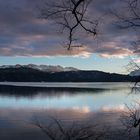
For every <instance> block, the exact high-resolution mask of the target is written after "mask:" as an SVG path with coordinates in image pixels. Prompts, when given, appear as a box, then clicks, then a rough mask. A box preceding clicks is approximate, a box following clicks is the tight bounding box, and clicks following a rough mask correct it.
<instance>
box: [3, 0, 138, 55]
mask: <svg viewBox="0 0 140 140" xmlns="http://www.w3.org/2000/svg"><path fill="white" fill-rule="evenodd" d="M41 4H42V0H10V1H8V0H0V56H36V57H39V56H58V55H62V56H63V55H75V56H80V55H82V56H84V57H87V56H89V55H90V54H92V53H98V54H99V55H100V56H103V57H112V56H113V57H123V56H127V55H132V54H133V52H135V50H134V48H132V46H131V42H132V41H134V40H135V39H137V34H134V32H131V31H128V32H126V31H121V30H118V29H116V27H115V26H114V25H113V24H112V23H113V20H114V19H113V18H112V17H111V16H110V15H109V14H108V13H107V12H108V9H109V7H114V6H118V7H119V5H120V1H118V0H98V1H93V3H92V4H91V5H90V7H89V8H90V9H89V11H90V14H91V15H93V14H92V13H94V15H96V17H97V16H101V17H102V20H101V21H102V22H101V24H100V27H99V36H98V37H97V38H96V39H93V38H92V37H90V36H89V37H87V36H86V37H84V36H83V38H82V39H81V42H82V44H84V47H83V48H78V49H74V50H73V51H69V52H68V51H67V50H66V49H65V48H64V47H62V46H63V44H62V43H63V42H64V41H65V39H66V35H65V34H64V35H62V34H60V33H59V32H58V31H59V27H58V26H57V25H55V24H54V23H53V22H52V21H47V20H43V19H40V18H38V17H39V10H38V8H37V7H39V6H41ZM79 34H81V32H80V31H79Z"/></svg>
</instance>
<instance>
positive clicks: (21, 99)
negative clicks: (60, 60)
mask: <svg viewBox="0 0 140 140" xmlns="http://www.w3.org/2000/svg"><path fill="white" fill-rule="evenodd" d="M114 85H115V86H114ZM91 86H93V83H92V84H91ZM100 86H101V85H100V84H99V85H97V84H96V85H95V86H94V88H93V87H92V88H89V87H88V88H81V87H80V88H78V87H76V88H69V87H67V88H64V87H63V88H54V87H51V88H48V87H47V88H42V87H38V88H37V87H13V86H0V139H3V140H18V139H20V140H25V139H26V140H30V139H34V140H40V139H41V140H46V136H45V135H44V133H42V132H40V130H39V129H37V128H36V127H34V126H32V125H31V123H32V122H33V121H34V119H35V118H38V119H39V120H41V122H43V123H47V119H48V116H55V117H57V118H61V119H67V120H76V121H77V120H82V121H83V120H85V121H90V122H92V123H93V124H94V123H96V124H100V125H102V126H109V128H110V129H111V131H112V133H114V132H115V133H116V132H117V131H116V129H119V130H120V129H122V126H121V123H120V121H119V117H120V114H121V111H124V110H125V105H124V104H127V105H128V106H131V104H132V102H133V101H138V100H139V99H140V98H139V97H140V94H129V93H130V91H131V88H129V87H126V85H125V86H123V85H122V84H121V86H119V84H116V83H115V84H114V83H113V85H112V86H111V84H110V85H107V86H105V85H104V86H103V87H102V88H99V87H100ZM96 87H98V88H96ZM102 126H101V127H102ZM120 127H121V128H120ZM116 135H117V136H121V135H118V134H116ZM113 137H114V135H113ZM110 139H111V138H110ZM112 139H113V138H112ZM116 139H117V137H116ZM122 139H125V138H124V137H122ZM126 139H127V137H126ZM118 140H121V138H118Z"/></svg>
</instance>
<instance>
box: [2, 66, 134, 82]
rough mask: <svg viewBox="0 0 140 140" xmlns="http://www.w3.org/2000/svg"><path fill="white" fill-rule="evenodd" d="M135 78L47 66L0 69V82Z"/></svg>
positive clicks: (109, 80) (120, 79) (102, 80)
mask: <svg viewBox="0 0 140 140" xmlns="http://www.w3.org/2000/svg"><path fill="white" fill-rule="evenodd" d="M134 80H135V77H132V76H130V75H122V74H116V73H107V72H102V71H95V70H90V71H85V70H78V69H76V68H71V67H68V68H67V67H66V68H63V67H61V66H46V65H40V66H38V65H33V64H29V65H23V66H22V65H15V66H1V67H0V81H13V82H129V81H134Z"/></svg>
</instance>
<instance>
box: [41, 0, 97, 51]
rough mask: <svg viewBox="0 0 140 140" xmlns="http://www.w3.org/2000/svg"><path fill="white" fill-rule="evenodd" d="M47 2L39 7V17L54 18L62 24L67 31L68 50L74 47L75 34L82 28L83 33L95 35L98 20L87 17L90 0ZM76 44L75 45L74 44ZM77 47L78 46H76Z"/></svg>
mask: <svg viewBox="0 0 140 140" xmlns="http://www.w3.org/2000/svg"><path fill="white" fill-rule="evenodd" d="M53 2H54V3H47V2H46V4H45V5H44V7H41V9H40V11H41V18H43V19H50V20H55V22H56V23H57V24H59V25H61V26H62V30H63V31H64V30H65V31H66V32H68V34H69V35H68V43H67V44H66V47H67V49H68V50H70V49H71V47H75V43H74V42H75V40H77V39H76V38H75V35H76V34H77V33H78V32H79V31H80V30H83V31H85V33H87V34H90V35H93V36H94V37H95V36H96V35H97V27H98V22H99V21H98V20H95V21H93V20H90V19H89V18H88V16H87V15H88V12H87V9H88V6H89V4H90V3H91V2H92V0H59V1H57V2H55V1H53ZM76 46H77V45H76ZM78 47H79V46H78Z"/></svg>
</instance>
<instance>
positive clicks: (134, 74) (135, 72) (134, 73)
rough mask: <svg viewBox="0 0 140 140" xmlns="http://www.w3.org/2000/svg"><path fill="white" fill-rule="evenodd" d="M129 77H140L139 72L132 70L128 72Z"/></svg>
mask: <svg viewBox="0 0 140 140" xmlns="http://www.w3.org/2000/svg"><path fill="white" fill-rule="evenodd" d="M129 75H130V76H140V70H134V71H132V72H130V74H129Z"/></svg>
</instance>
